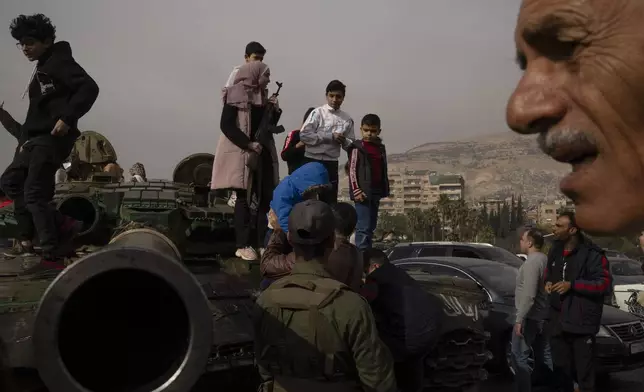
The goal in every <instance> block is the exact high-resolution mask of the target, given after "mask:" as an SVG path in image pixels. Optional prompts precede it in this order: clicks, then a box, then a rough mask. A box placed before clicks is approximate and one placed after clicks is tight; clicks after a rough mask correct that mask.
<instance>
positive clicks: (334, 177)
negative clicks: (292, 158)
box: [306, 158, 339, 205]
mask: <svg viewBox="0 0 644 392" xmlns="http://www.w3.org/2000/svg"><path fill="white" fill-rule="evenodd" d="M306 161H307V163H308V162H318V163H321V164H322V165H324V167H325V168H326V170H327V171H328V172H329V181H330V182H331V186H332V187H333V191H332V194H331V195H330V200H329V204H332V205H333V204H336V203H337V202H338V188H339V187H338V161H319V160H317V159H311V158H306Z"/></svg>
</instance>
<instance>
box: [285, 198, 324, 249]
mask: <svg viewBox="0 0 644 392" xmlns="http://www.w3.org/2000/svg"><path fill="white" fill-rule="evenodd" d="M288 234H289V240H290V241H291V242H292V243H294V244H300V245H317V244H321V243H322V242H324V241H326V240H327V239H329V238H330V237H332V236H334V235H335V216H334V215H333V210H332V209H331V206H329V205H328V204H326V203H325V202H323V201H319V200H305V201H303V202H301V203H297V204H296V205H295V207H293V209H292V210H291V214H290V215H289V216H288Z"/></svg>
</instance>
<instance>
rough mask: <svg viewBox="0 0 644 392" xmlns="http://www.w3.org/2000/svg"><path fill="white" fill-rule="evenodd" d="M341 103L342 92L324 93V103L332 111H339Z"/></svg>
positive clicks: (342, 100) (342, 99)
mask: <svg viewBox="0 0 644 392" xmlns="http://www.w3.org/2000/svg"><path fill="white" fill-rule="evenodd" d="M342 102H344V93H343V92H342V91H329V92H328V93H326V103H328V104H329V106H331V107H332V108H333V109H335V110H338V109H340V106H342Z"/></svg>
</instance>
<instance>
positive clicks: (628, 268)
mask: <svg viewBox="0 0 644 392" xmlns="http://www.w3.org/2000/svg"><path fill="white" fill-rule="evenodd" d="M610 269H611V272H612V273H613V275H617V276H644V271H642V264H641V263H640V262H638V261H635V260H615V259H612V260H610Z"/></svg>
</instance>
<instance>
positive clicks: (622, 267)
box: [609, 257, 644, 318]
mask: <svg viewBox="0 0 644 392" xmlns="http://www.w3.org/2000/svg"><path fill="white" fill-rule="evenodd" d="M609 262H610V270H611V274H612V275H613V298H611V302H612V305H613V306H615V307H617V308H619V309H621V310H623V311H626V312H630V313H633V314H634V315H636V316H639V317H642V318H644V271H643V270H642V263H641V262H639V261H636V260H632V259H628V258H623V257H619V258H613V257H611V258H609Z"/></svg>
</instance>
